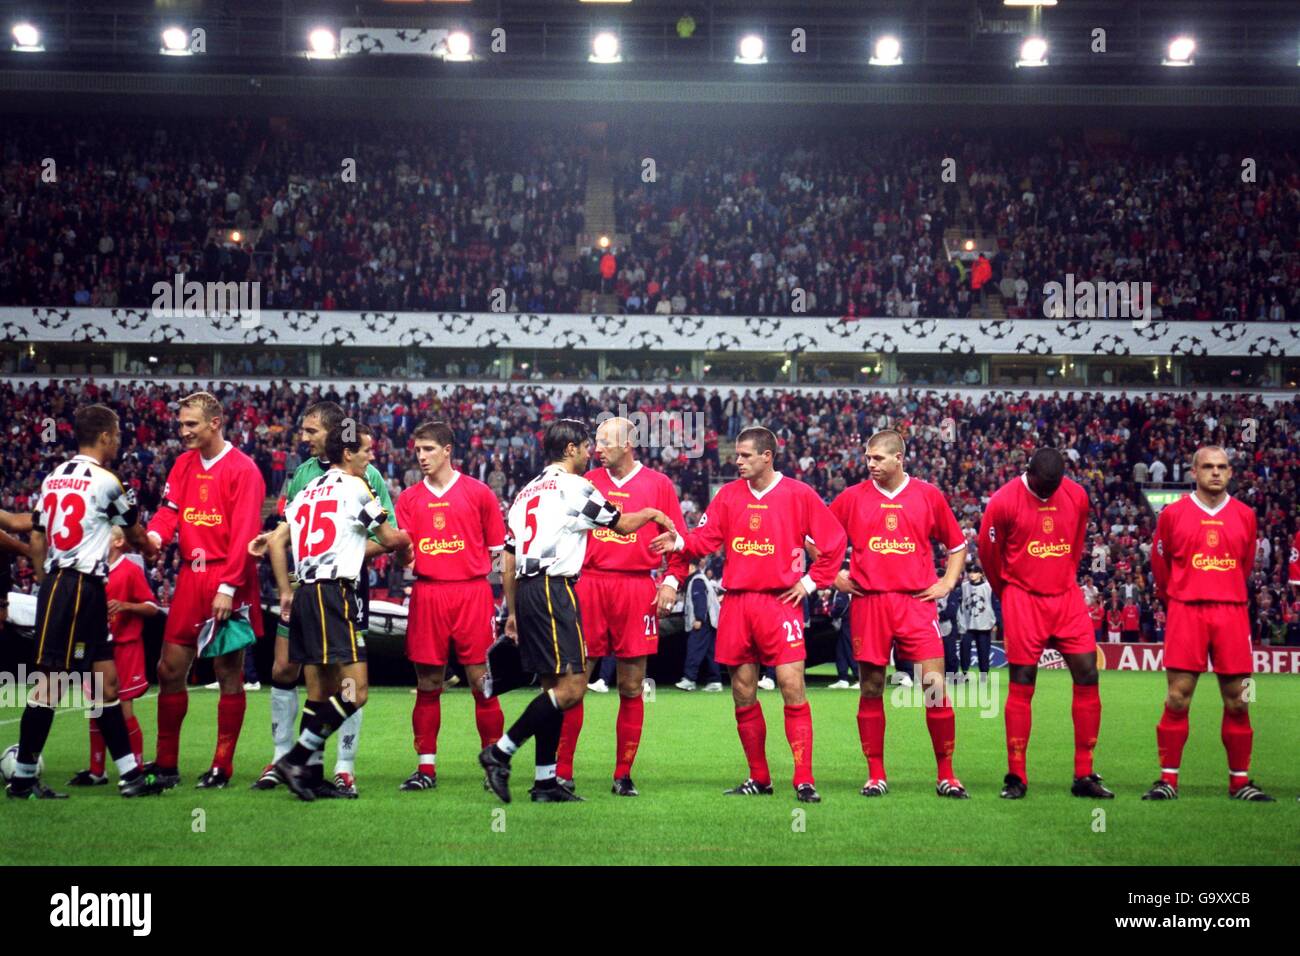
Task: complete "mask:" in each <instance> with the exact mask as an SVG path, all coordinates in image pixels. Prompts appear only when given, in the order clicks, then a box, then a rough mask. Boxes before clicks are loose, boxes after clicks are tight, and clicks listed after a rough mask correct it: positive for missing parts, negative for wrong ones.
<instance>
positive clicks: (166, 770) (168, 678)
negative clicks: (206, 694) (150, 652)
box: [146, 621, 195, 787]
mask: <svg viewBox="0 0 1300 956" xmlns="http://www.w3.org/2000/svg"><path fill="white" fill-rule="evenodd" d="M168 623H169V624H170V621H169V622H168ZM194 657H195V648H194V646H193V645H187V644H179V643H176V642H174V641H168V640H167V639H166V636H164V639H163V646H162V654H161V655H160V656H159V658H158V738H157V743H156V744H155V747H154V759H153V763H151V764H148V765H146V770H147V771H148V772H150V773H152V774H153V775H154V776H156V777H157V778H158V779H159V781H161V782H162V783H163V785H164V786H167V787H174V786H176V785H177V784H178V783H180V773H179V772H178V770H177V767H178V765H179V760H178V758H179V754H180V747H181V724H183V723H184V721H185V714H186V712H187V711H188V710H189V706H190V696H189V693H188V692H187V691H186V690H185V678H186V677H188V676H189V673H190V668H191V667H192V666H193V664H194Z"/></svg>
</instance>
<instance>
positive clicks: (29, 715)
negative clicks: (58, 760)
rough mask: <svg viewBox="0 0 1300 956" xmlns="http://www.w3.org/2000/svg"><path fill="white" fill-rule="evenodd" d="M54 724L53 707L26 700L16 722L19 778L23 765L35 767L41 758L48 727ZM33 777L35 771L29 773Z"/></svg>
mask: <svg viewBox="0 0 1300 956" xmlns="http://www.w3.org/2000/svg"><path fill="white" fill-rule="evenodd" d="M53 725H54V708H53V707H47V706H45V705H44V704H33V703H32V702H31V701H28V702H27V706H26V707H24V708H23V716H22V718H21V719H20V720H19V723H18V768H19V770H18V775H17V778H18V779H19V780H21V779H23V778H24V776H27V775H25V774H23V772H22V768H23V766H24V765H27V766H29V767H35V766H36V763H37V761H38V760H40V758H41V751H42V750H44V749H45V741H46V740H47V739H48V738H49V736H50V728H51V727H52V726H53ZM30 776H31V777H33V778H35V776H36V773H35V772H34V771H33V772H32V773H31V774H30Z"/></svg>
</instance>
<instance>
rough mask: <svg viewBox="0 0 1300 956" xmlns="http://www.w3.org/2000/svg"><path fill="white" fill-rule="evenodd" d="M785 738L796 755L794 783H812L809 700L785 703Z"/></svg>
mask: <svg viewBox="0 0 1300 956" xmlns="http://www.w3.org/2000/svg"><path fill="white" fill-rule="evenodd" d="M785 739H786V740H788V741H790V753H791V754H793V755H794V785H795V786H796V787H797V786H799V785H800V784H805V783H812V782H813V772H812V755H813V726H812V707H810V706H809V704H808V701H806V700H805V701H804V702H803V703H802V704H796V705H790V704H786V705H785Z"/></svg>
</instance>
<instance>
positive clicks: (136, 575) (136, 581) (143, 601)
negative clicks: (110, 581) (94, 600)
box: [108, 536, 162, 618]
mask: <svg viewBox="0 0 1300 956" xmlns="http://www.w3.org/2000/svg"><path fill="white" fill-rule="evenodd" d="M146 540H148V538H147V536H146ZM132 568H133V569H134V570H133V571H132V572H131V583H130V585H129V587H130V592H129V594H128V597H130V598H131V600H129V601H109V602H108V616H109V617H110V618H111V617H113V616H114V615H117V614H121V613H123V612H125V613H127V614H138V615H139V616H140V617H154V616H156V615H158V614H161V613H162V611H161V610H160V609H159V607H158V605H157V604H155V603H154V599H153V592H152V591H151V590H149V582H148V581H146V580H145V579H144V572H143V571H140V570H139V568H138V566H136V565H134V564H133V565H132Z"/></svg>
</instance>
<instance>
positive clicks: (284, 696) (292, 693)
mask: <svg viewBox="0 0 1300 956" xmlns="http://www.w3.org/2000/svg"><path fill="white" fill-rule="evenodd" d="M297 719H298V690H297V688H293V689H289V690H285V689H281V688H279V687H272V688H271V741H272V743H274V744H275V756H274V757H272V758H271V759H272V761H273V762H274V761H276V760H279V759H280V758H281V757H283V756H284V755H285V754H287V753H288V752H289V750H290V748H292V747H293V732H294V724H295V723H297Z"/></svg>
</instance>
